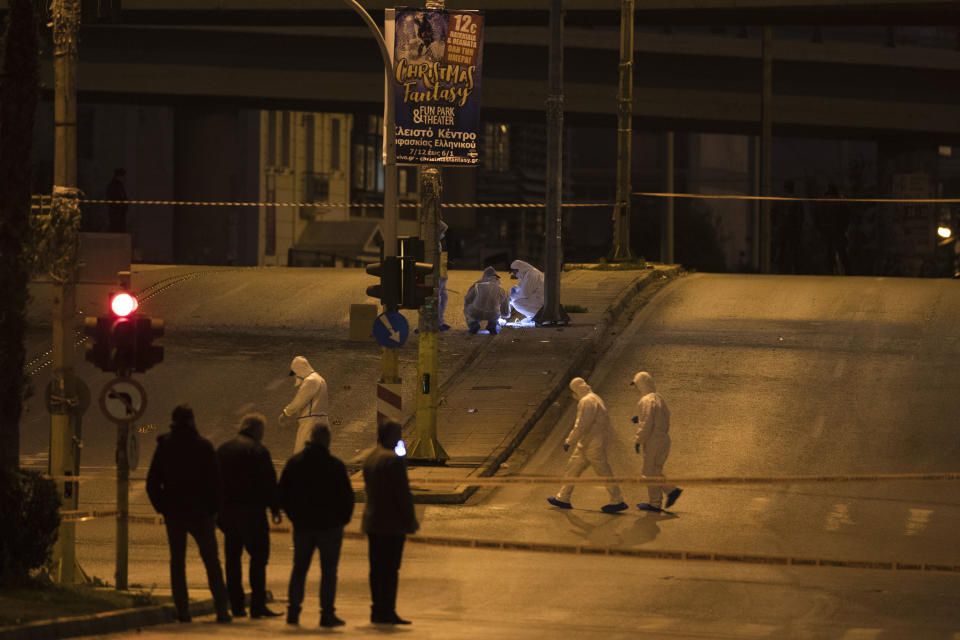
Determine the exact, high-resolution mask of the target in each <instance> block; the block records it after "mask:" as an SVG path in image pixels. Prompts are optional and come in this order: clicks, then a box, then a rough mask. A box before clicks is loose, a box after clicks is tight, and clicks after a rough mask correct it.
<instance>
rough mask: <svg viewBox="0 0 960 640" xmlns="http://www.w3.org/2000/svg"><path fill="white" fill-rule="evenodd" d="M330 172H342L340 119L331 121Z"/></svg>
mask: <svg viewBox="0 0 960 640" xmlns="http://www.w3.org/2000/svg"><path fill="white" fill-rule="evenodd" d="M330 170H331V171H339V170H340V118H331V119H330Z"/></svg>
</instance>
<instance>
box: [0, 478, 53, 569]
mask: <svg viewBox="0 0 960 640" xmlns="http://www.w3.org/2000/svg"><path fill="white" fill-rule="evenodd" d="M0 513H2V514H3V517H2V518H0V584H4V585H14V584H19V583H22V582H24V581H25V580H26V579H27V578H28V576H29V575H30V571H32V570H34V569H38V568H40V567H42V566H44V565H45V564H46V563H47V561H48V560H49V559H50V551H51V550H52V549H53V543H54V542H56V541H57V531H58V529H59V527H60V497H59V495H58V494H57V485H56V483H55V482H54V481H53V480H50V479H49V478H44V477H43V476H42V475H41V474H40V473H37V472H36V471H13V472H9V471H0Z"/></svg>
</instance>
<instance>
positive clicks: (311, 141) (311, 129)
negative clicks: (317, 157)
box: [303, 113, 317, 174]
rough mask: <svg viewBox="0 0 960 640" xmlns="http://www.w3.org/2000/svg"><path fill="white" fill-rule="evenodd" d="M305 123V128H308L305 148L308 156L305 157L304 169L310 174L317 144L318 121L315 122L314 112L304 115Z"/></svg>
mask: <svg viewBox="0 0 960 640" xmlns="http://www.w3.org/2000/svg"><path fill="white" fill-rule="evenodd" d="M303 124H304V128H305V129H306V132H305V135H306V138H307V141H306V147H307V148H306V149H305V150H304V152H305V153H306V158H304V160H305V162H304V171H306V172H307V173H308V174H310V173H313V154H314V149H315V147H316V146H317V131H316V123H315V122H314V118H313V114H312V113H308V114H307V115H305V116H303Z"/></svg>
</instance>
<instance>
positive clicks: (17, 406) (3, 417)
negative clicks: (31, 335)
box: [0, 0, 40, 519]
mask: <svg viewBox="0 0 960 640" xmlns="http://www.w3.org/2000/svg"><path fill="white" fill-rule="evenodd" d="M38 28H39V25H38V20H37V10H36V6H35V4H34V0H9V1H8V10H7V16H6V22H5V24H4V30H3V40H2V44H0V55H2V63H0V72H2V73H0V363H2V366H0V472H2V471H4V470H6V471H8V472H11V471H13V470H15V469H17V468H18V467H19V457H20V416H21V413H22V411H23V392H24V388H25V386H26V377H25V376H24V372H23V365H24V360H25V357H26V353H25V348H24V332H25V328H26V308H27V299H28V292H27V281H28V277H29V272H28V265H27V260H26V259H25V258H26V246H27V245H28V244H29V241H30V238H29V236H30V223H29V217H30V182H31V181H30V174H31V159H30V148H31V145H32V144H33V121H34V115H35V113H36V108H37V100H38V94H39V80H38V77H39V48H40V41H39V31H38ZM4 519H5V518H4Z"/></svg>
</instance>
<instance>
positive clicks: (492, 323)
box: [463, 267, 510, 335]
mask: <svg viewBox="0 0 960 640" xmlns="http://www.w3.org/2000/svg"><path fill="white" fill-rule="evenodd" d="M509 315H510V296H508V295H507V292H506V291H504V290H503V287H501V286H500V276H498V275H497V270H496V269H494V268H493V267H487V268H486V269H484V270H483V276H482V277H481V278H480V279H479V280H477V281H476V282H474V283H473V284H472V285H470V289H469V290H468V291H467V295H465V296H464V297H463V317H464V319H465V320H466V321H467V329H469V330H470V333H476V332H478V331H480V323H481V322H486V323H487V329H488V330H489V331H490V335H496V333H497V331H499V330H500V324H499V321H500V318H506V317H508V316H509Z"/></svg>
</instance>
